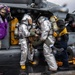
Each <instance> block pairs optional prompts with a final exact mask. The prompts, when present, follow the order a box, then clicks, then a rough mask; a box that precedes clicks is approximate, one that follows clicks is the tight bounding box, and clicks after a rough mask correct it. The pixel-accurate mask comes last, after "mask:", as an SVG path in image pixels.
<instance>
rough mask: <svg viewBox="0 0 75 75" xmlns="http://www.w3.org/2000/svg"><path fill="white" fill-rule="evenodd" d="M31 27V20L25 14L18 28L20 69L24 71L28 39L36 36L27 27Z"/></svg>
mask: <svg viewBox="0 0 75 75" xmlns="http://www.w3.org/2000/svg"><path fill="white" fill-rule="evenodd" d="M31 25H32V18H31V16H30V15H28V14H25V15H24V16H23V18H22V21H21V24H20V26H19V44H20V45H21V60H20V66H21V69H26V64H25V63H26V59H27V53H28V37H29V36H36V34H35V33H34V32H30V31H29V26H31Z"/></svg>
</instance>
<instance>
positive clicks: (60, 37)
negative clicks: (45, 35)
mask: <svg viewBox="0 0 75 75" xmlns="http://www.w3.org/2000/svg"><path fill="white" fill-rule="evenodd" d="M57 26H58V28H59V29H58V31H57V32H54V34H53V35H54V37H55V38H56V41H55V44H54V46H55V47H56V48H63V50H62V51H60V52H61V53H58V52H57V54H56V58H57V59H61V61H62V62H63V67H62V68H60V69H64V70H66V69H68V68H69V64H68V54H67V42H68V39H69V37H68V32H67V29H66V27H65V22H64V21H63V20H58V21H57Z"/></svg>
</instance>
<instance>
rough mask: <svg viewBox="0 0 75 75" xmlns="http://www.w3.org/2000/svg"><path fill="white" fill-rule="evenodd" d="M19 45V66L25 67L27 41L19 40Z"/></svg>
mask: <svg viewBox="0 0 75 75" xmlns="http://www.w3.org/2000/svg"><path fill="white" fill-rule="evenodd" d="M20 44H21V60H20V65H25V62H26V59H27V52H28V47H27V41H26V39H21V40H20Z"/></svg>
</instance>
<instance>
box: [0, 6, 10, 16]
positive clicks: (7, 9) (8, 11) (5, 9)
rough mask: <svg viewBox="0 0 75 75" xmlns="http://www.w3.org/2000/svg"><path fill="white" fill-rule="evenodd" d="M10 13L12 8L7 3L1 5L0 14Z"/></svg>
mask: <svg viewBox="0 0 75 75" xmlns="http://www.w3.org/2000/svg"><path fill="white" fill-rule="evenodd" d="M9 13H10V8H9V7H7V6H5V5H0V14H1V15H2V16H3V17H6V16H7V15H8V14H9Z"/></svg>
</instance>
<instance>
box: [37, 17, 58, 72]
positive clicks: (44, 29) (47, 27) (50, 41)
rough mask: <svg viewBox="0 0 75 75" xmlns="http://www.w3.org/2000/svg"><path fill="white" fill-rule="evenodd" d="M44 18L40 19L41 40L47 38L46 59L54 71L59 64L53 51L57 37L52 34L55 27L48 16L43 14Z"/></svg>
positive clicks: (44, 47) (44, 50)
mask: <svg viewBox="0 0 75 75" xmlns="http://www.w3.org/2000/svg"><path fill="white" fill-rule="evenodd" d="M41 17H42V18H41V19H40V18H39V19H38V21H40V24H41V40H45V42H44V45H43V53H44V56H45V59H46V62H47V63H48V65H49V69H50V70H52V71H56V70H57V64H56V60H55V57H54V55H53V53H52V48H51V47H52V46H53V45H54V42H55V39H54V37H53V36H52V33H53V29H52V26H51V23H50V21H49V20H48V19H47V18H46V17H43V16H41Z"/></svg>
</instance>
